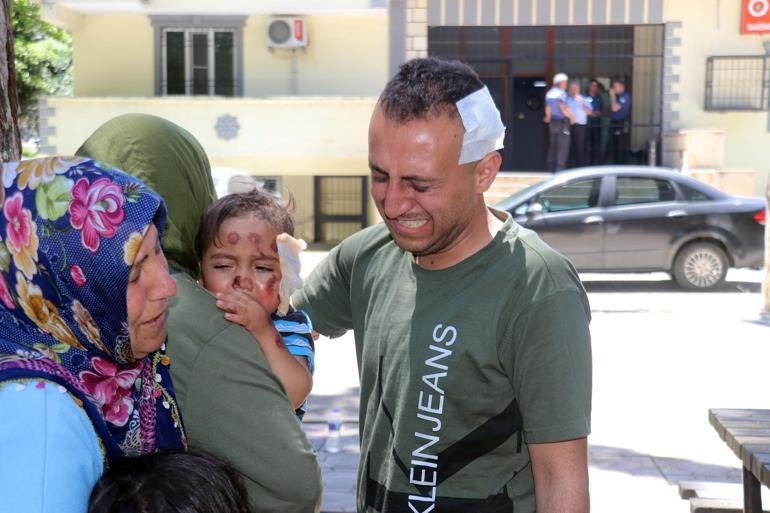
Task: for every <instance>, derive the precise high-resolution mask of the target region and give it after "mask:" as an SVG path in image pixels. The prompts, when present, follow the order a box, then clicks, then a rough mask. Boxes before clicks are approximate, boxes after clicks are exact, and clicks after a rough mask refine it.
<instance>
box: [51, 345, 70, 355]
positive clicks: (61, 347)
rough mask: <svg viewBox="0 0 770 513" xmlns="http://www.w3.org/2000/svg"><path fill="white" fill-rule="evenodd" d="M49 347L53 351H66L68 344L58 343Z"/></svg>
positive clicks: (68, 348) (68, 347)
mask: <svg viewBox="0 0 770 513" xmlns="http://www.w3.org/2000/svg"><path fill="white" fill-rule="evenodd" d="M51 349H53V351H54V353H66V352H67V351H69V350H70V346H68V345H67V344H62V343H60V344H54V345H52V346H51Z"/></svg>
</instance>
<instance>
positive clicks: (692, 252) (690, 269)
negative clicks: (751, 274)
mask: <svg viewBox="0 0 770 513" xmlns="http://www.w3.org/2000/svg"><path fill="white" fill-rule="evenodd" d="M727 265H728V264H727V255H725V252H724V251H723V250H722V248H720V247H719V246H717V245H715V244H711V243H708V242H697V243H695V244H690V245H688V246H685V247H684V248H683V249H682V250H680V251H679V254H678V255H677V256H676V260H675V261H674V279H675V280H676V282H677V283H678V284H679V285H680V286H681V287H682V288H685V289H688V290H710V289H713V288H714V287H716V286H717V285H719V284H720V283H722V282H723V281H724V279H725V276H726V275H727Z"/></svg>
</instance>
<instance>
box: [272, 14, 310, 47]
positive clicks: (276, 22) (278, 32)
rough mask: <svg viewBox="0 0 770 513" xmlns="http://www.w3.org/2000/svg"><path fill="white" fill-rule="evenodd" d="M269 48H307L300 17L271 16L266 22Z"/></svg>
mask: <svg viewBox="0 0 770 513" xmlns="http://www.w3.org/2000/svg"><path fill="white" fill-rule="evenodd" d="M267 46H268V47H269V48H302V47H305V46H307V30H306V26H305V20H304V19H303V18H302V17H301V16H273V17H271V18H268V21H267Z"/></svg>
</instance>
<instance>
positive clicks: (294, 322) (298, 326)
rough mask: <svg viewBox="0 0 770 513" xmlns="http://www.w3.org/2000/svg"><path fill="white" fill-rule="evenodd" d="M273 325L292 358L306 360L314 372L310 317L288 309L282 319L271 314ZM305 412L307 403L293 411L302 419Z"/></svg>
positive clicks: (313, 346) (301, 312)
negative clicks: (299, 357) (301, 357)
mask: <svg viewBox="0 0 770 513" xmlns="http://www.w3.org/2000/svg"><path fill="white" fill-rule="evenodd" d="M271 319H272V320H273V325H274V326H275V329H276V330H277V331H278V333H280V334H281V337H282V338H283V343H284V345H285V346H286V349H287V350H288V351H289V354H291V355H292V356H303V357H305V358H307V366H308V369H310V374H311V375H312V374H313V373H314V372H315V343H314V342H313V323H312V322H310V317H308V316H307V314H306V313H305V312H303V311H302V310H294V309H290V310H289V311H288V312H287V314H286V315H284V316H283V317H281V316H279V315H276V314H273V315H272V316H271ZM306 412H307V401H305V402H304V403H302V404H301V405H300V406H299V408H297V409H296V410H295V413H296V414H297V417H298V418H299V419H300V420H302V417H303V416H304V415H305V413H306Z"/></svg>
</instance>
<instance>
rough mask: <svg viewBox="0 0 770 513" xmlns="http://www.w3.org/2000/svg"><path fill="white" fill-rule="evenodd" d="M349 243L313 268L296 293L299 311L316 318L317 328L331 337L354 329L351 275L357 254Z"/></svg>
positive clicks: (294, 296)
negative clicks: (352, 252)
mask: <svg viewBox="0 0 770 513" xmlns="http://www.w3.org/2000/svg"><path fill="white" fill-rule="evenodd" d="M348 246H349V244H348V245H346V243H345V242H343V243H341V244H340V245H338V246H337V247H335V248H334V249H332V250H331V251H330V252H329V255H328V256H327V257H326V258H325V259H324V260H323V261H322V262H321V263H320V264H318V266H317V267H316V268H315V269H313V272H311V273H310V276H309V277H308V278H307V280H305V284H304V285H303V287H302V289H300V290H298V291H297V292H295V293H294V295H293V296H292V303H293V304H294V306H295V307H296V308H297V309H298V310H304V311H305V312H306V313H307V314H308V315H309V316H310V318H311V319H312V320H313V328H314V329H315V330H316V331H317V332H319V333H321V334H322V335H326V336H327V337H340V336H342V335H344V334H345V332H346V331H348V330H351V329H353V313H352V308H351V302H350V274H351V268H352V263H353V259H354V256H353V255H352V254H351V251H350V248H349V247H348Z"/></svg>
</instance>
